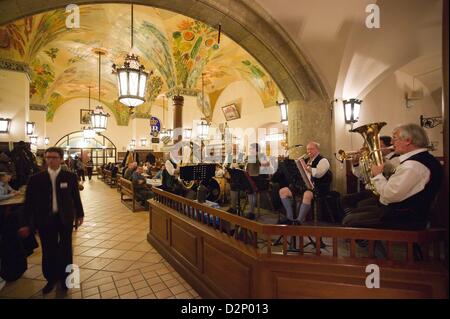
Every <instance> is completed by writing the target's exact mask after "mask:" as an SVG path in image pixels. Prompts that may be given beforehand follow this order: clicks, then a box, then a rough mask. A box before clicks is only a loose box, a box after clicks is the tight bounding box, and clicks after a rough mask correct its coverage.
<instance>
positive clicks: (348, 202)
mask: <svg viewBox="0 0 450 319" xmlns="http://www.w3.org/2000/svg"><path fill="white" fill-rule="evenodd" d="M380 148H381V153H382V154H383V158H384V162H385V165H384V171H383V174H384V175H385V176H386V177H387V178H389V176H390V175H392V173H393V172H394V170H395V168H396V167H397V166H398V165H400V160H399V155H398V154H396V153H395V151H394V150H393V146H392V138H391V137H390V136H386V135H384V136H380ZM352 173H353V175H355V176H356V177H358V178H359V179H360V180H363V174H362V172H361V166H360V165H359V156H354V157H353V159H352ZM365 187H366V189H365V190H362V191H360V192H357V193H352V194H347V195H344V196H342V198H341V207H342V210H343V213H344V214H345V213H347V212H349V211H350V210H352V209H354V208H356V207H363V206H370V205H377V203H378V200H379V198H378V196H376V195H375V194H374V193H373V192H372V191H371V190H370V189H369V185H367V184H366V185H365Z"/></svg>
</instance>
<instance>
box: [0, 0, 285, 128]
mask: <svg viewBox="0 0 450 319" xmlns="http://www.w3.org/2000/svg"><path fill="white" fill-rule="evenodd" d="M68 15H69V13H66V12H65V9H60V10H54V11H48V12H45V13H41V14H37V15H34V16H31V17H27V18H24V19H21V20H18V21H15V22H14V23H11V24H8V25H6V26H1V27H0V57H1V58H4V59H10V60H14V61H20V62H25V63H27V64H29V66H30V70H31V87H30V95H31V102H30V103H31V104H40V105H46V106H47V120H48V121H51V120H52V119H53V115H54V113H55V111H56V110H57V109H58V107H59V106H60V105H62V104H63V103H64V102H66V101H68V100H70V99H73V98H79V97H87V96H88V87H89V86H91V96H92V97H96V98H97V96H98V56H97V54H96V53H94V52H93V50H94V49H95V48H102V49H105V50H106V52H107V53H106V55H105V56H103V57H102V63H101V72H102V73H101V85H100V87H101V90H100V98H101V101H102V102H103V103H105V104H106V105H107V106H108V107H109V108H110V109H111V111H112V112H113V113H114V116H115V117H116V120H117V123H118V124H119V125H127V124H128V120H129V117H130V113H129V109H128V107H127V106H125V105H123V104H121V103H120V102H118V100H117V84H116V76H115V75H114V74H113V73H112V67H111V66H112V64H113V63H116V64H117V65H122V63H123V59H124V57H125V55H126V54H127V53H129V52H130V49H131V48H130V47H131V39H130V38H131V36H130V30H131V6H130V5H125V4H96V5H85V6H80V28H75V29H68V28H66V19H67V16H68ZM133 29H134V48H133V52H134V53H135V54H138V55H139V57H140V60H141V63H143V64H144V65H145V67H146V69H147V70H153V72H154V74H153V75H152V77H151V80H150V81H149V85H148V87H147V101H146V103H144V104H143V105H141V106H139V107H138V108H137V109H136V113H137V114H139V115H140V116H149V115H150V111H151V107H152V105H153V104H156V103H155V101H156V99H157V98H158V96H161V93H165V94H167V93H169V92H172V93H173V92H181V93H182V94H188V95H198V106H199V108H200V109H201V102H200V101H201V98H200V94H199V92H201V89H202V80H201V78H202V76H201V74H202V73H204V90H205V92H206V93H207V94H205V112H204V113H205V115H206V116H210V115H211V114H212V111H213V110H212V107H213V106H214V104H215V101H213V97H216V98H217V96H218V95H219V93H220V92H221V91H222V90H223V89H224V88H225V87H226V86H227V85H228V84H230V83H232V82H234V81H237V80H246V81H248V82H249V83H251V84H252V86H253V87H254V88H255V89H256V91H257V92H258V93H259V95H260V97H261V100H262V101H263V104H264V105H265V106H271V105H274V102H275V100H276V99H277V97H278V94H279V90H278V88H277V86H276V84H275V82H274V81H273V80H272V78H271V77H270V75H269V74H268V73H267V72H266V71H265V70H264V69H263V68H262V66H261V65H259V64H258V62H257V61H256V59H255V58H253V57H252V56H250V55H249V54H248V53H247V52H246V51H245V50H244V49H242V48H241V47H240V46H239V45H238V44H236V43H235V42H234V41H232V40H231V39H229V38H228V37H226V36H224V35H223V34H222V35H221V37H220V44H218V30H217V29H216V28H212V27H210V26H208V25H206V24H204V23H202V22H199V21H196V20H193V19H191V18H188V17H186V16H183V15H180V14H177V13H173V12H169V11H166V10H161V9H156V8H152V7H146V6H136V5H135V6H134V28H133ZM210 97H211V102H210ZM158 104H159V105H160V104H161V103H158Z"/></svg>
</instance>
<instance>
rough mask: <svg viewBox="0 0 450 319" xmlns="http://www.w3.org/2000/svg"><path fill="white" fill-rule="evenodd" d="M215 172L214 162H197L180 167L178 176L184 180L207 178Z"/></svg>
mask: <svg viewBox="0 0 450 319" xmlns="http://www.w3.org/2000/svg"><path fill="white" fill-rule="evenodd" d="M215 174H216V164H197V165H190V166H181V167H180V178H181V179H182V180H185V181H193V180H196V181H204V180H209V179H211V178H213V177H214V175H215Z"/></svg>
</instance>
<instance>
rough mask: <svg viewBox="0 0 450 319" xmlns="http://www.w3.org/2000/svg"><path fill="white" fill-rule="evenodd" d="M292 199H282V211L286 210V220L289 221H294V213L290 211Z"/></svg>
mask: <svg viewBox="0 0 450 319" xmlns="http://www.w3.org/2000/svg"><path fill="white" fill-rule="evenodd" d="M293 201H294V200H293V199H292V198H291V197H286V198H282V199H281V202H282V203H283V206H284V209H285V210H286V218H287V219H289V220H294V211H293V209H292V203H293Z"/></svg>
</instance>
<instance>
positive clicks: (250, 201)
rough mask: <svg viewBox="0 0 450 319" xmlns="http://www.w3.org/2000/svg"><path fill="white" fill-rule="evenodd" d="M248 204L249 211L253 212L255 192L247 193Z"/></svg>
mask: <svg viewBox="0 0 450 319" xmlns="http://www.w3.org/2000/svg"><path fill="white" fill-rule="evenodd" d="M247 198H248V204H249V206H250V208H249V211H248V212H249V213H253V212H254V210H255V206H256V194H247Z"/></svg>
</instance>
